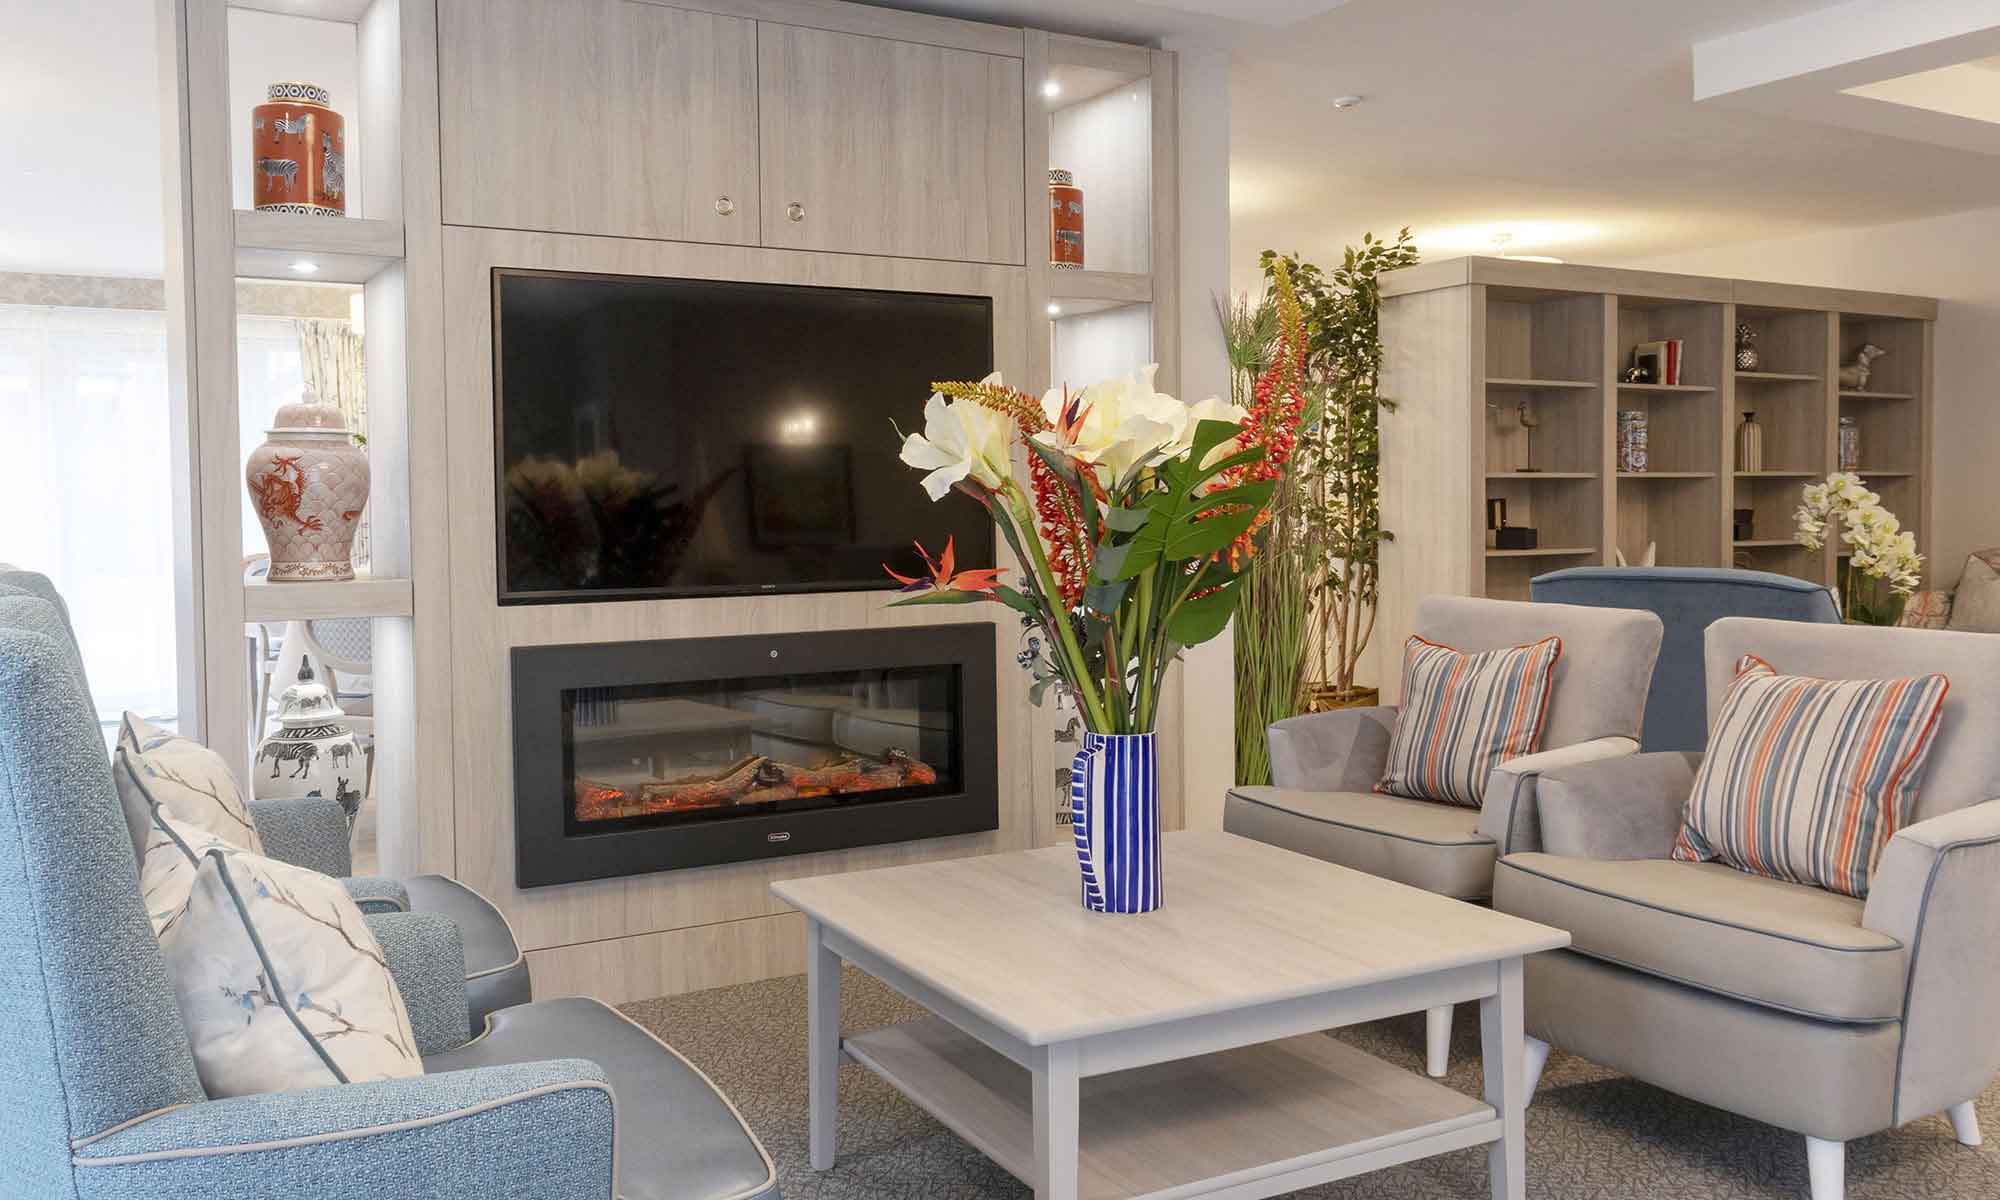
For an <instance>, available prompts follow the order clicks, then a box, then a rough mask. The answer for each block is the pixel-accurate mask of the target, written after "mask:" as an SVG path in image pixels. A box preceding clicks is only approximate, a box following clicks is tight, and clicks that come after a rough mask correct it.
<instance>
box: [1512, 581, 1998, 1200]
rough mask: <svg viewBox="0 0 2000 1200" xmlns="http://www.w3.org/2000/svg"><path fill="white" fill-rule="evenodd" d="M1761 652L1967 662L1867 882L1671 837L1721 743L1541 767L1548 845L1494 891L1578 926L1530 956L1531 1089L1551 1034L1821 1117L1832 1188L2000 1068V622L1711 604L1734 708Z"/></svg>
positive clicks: (1812, 1140)
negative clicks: (1761, 867)
mask: <svg viewBox="0 0 2000 1200" xmlns="http://www.w3.org/2000/svg"><path fill="white" fill-rule="evenodd" d="M1745 654H1755V655H1757V656H1759V657H1760V658H1762V659H1764V660H1765V661H1767V662H1769V663H1771V664H1772V665H1773V666H1774V667H1775V668H1776V669H1777V670H1779V671H1780V672H1782V673H1784V674H1788V675H1809V676H1818V677H1822V678H1829V679H1866V678H1898V677H1908V676H1916V675H1923V674H1928V673H1931V672H1937V673H1941V674H1943V675H1945V676H1946V677H1947V678H1949V680H1950V682H1951V688H1950V691H1949V693H1948V694H1947V695H1946V698H1945V701H1944V707H1943V710H1942V713H1941V715H1940V717H1939V723H1938V727H1937V733H1936V739H1935V741H1934V742H1933V744H1932V746H1931V750H1930V755H1929V758H1928V761H1927V765H1926V769H1925V772H1924V775H1923V778H1922V784H1921V790H1920V791H1919V793H1918V796H1917V800H1916V805H1915V811H1914V812H1913V813H1911V814H1909V816H1908V818H1907V820H1908V823H1907V824H1906V825H1904V826H1903V828H1901V829H1900V830H1899V831H1898V832H1897V833H1896V834H1895V836H1894V838H1892V839H1891V840H1890V842H1889V844H1888V846H1887V847H1886V849H1884V851H1883V852H1882V854H1881V857H1880V859H1879V862H1878V863H1877V866H1876V869H1875V873H1874V875H1873V878H1872V881H1871V883H1870V886H1869V889H1868V895H1867V899H1866V900H1865V901H1864V900H1861V899H1857V898H1854V897H1851V896H1847V895H1842V894H1838V893H1835V892H1832V891H1827V890H1823V889H1821V888H1818V887H1814V886H1811V885H1809V884H1802V883H1789V882H1784V881H1781V880H1777V879H1770V878H1765V877H1763V876H1760V875H1753V874H1750V873H1747V872H1744V871H1740V870H1737V869H1735V868H1733V867H1730V866H1727V865H1725V864H1723V863H1719V862H1705V863H1693V862H1676V861H1673V860H1672V859H1671V857H1670V856H1671V854H1672V853H1673V846H1674V839H1675V835H1676V834H1677V833H1678V831H1679V829H1680V826H1681V823H1682V816H1683V813H1684V811H1685V808H1686V804H1687V800H1688V796H1689V793H1690V791H1691V789H1692V787H1693V782H1694V776H1695V770H1696V767H1697V765H1698V763H1699V761H1700V759H1699V756H1697V755H1693V754H1682V753H1659V754H1640V755H1636V756H1633V757H1629V758H1624V759H1621V760H1618V761H1616V762H1599V763H1592V764H1588V765H1584V766H1574V767H1567V768H1559V769H1556V770H1551V771H1548V772H1545V773H1544V774H1543V777H1542V783H1541V797H1540V799H1541V819H1542V834H1543V848H1542V852H1539V853H1517V854H1510V855H1508V856H1507V857H1505V858H1503V859H1502V860H1501V862H1500V866H1499V870H1498V872H1497V874H1496V878H1495V885H1494V895H1493V904H1494V907H1495V908H1498V909H1501V910H1503V911H1506V912H1509V913H1513V914H1515V915H1518V916H1523V917H1527V918H1529V919H1530V920H1535V921H1540V922H1543V923H1545V924H1549V925H1554V926H1557V927H1558V928H1562V929H1567V930H1569V931H1570V936H1571V938H1572V943H1571V947H1570V948H1569V949H1567V950H1561V951H1556V952H1554V953H1552V954H1544V955H1537V956H1535V957H1534V958H1532V959H1530V960H1529V962H1528V964H1527V975H1526V990H1527V1024H1528V1033H1529V1035H1530V1037H1531V1042H1530V1054H1529V1072H1528V1073H1529V1078H1530V1081H1531V1082H1530V1085H1529V1090H1530V1092H1531V1093H1532V1091H1533V1082H1532V1081H1533V1080H1534V1078H1535V1077H1536V1076H1537V1075H1538V1074H1539V1071H1540V1065H1541V1063H1542V1062H1543V1061H1544V1060H1545V1057H1546V1054H1547V1052H1548V1047H1549V1045H1550V1044H1553V1045H1555V1046H1559V1047H1561V1048H1563V1049H1565V1050H1568V1051H1571V1052H1573V1053H1575V1054H1578V1055H1581V1056H1582V1057H1584V1058H1588V1059H1590V1060H1592V1061H1593V1062H1598V1063H1602V1064H1604V1065H1606V1066H1609V1067H1612V1068H1614V1069H1617V1070H1620V1071H1624V1072H1626V1073H1627V1074H1630V1075H1633V1076H1636V1077H1637V1078H1639V1079H1642V1080H1645V1081H1647V1082H1649V1083H1653V1084H1656V1085H1658V1086H1660V1087H1663V1088H1666V1089H1668V1090H1670V1091H1674V1092H1678V1093H1680V1094H1681V1095H1684V1096H1689V1097H1692V1098H1694V1099H1696V1100H1699V1101H1702V1102H1703V1103H1705V1104H1710V1105H1713V1106H1715V1107H1717V1108H1722V1109H1727V1110H1729V1111H1731V1112H1735V1113H1739V1114H1742V1115H1744V1116H1747V1117H1751V1118H1754V1119H1756V1120H1759V1121H1765V1122H1768V1123H1770V1124H1773V1125H1777V1126H1779V1127H1781V1128H1784V1129H1789V1130H1792V1131H1794V1132H1796V1133H1800V1134H1803V1135H1804V1136H1805V1140H1806V1146H1807V1155H1806V1158H1807V1169H1808V1174H1809V1176H1810V1181H1811V1191H1812V1195H1813V1197H1814V1200H1839V1198H1840V1196H1841V1195H1842V1192H1843V1188H1844V1174H1845V1165H1844V1164H1845V1160H1846V1152H1845V1144H1846V1143H1847V1142H1848V1141H1850V1140H1852V1139H1854V1138H1858V1137H1864V1136H1867V1135H1869V1134H1872V1133H1876V1132H1879V1131H1882V1130H1886V1129H1891V1128H1894V1127H1896V1126H1899V1125H1902V1124H1905V1123H1907V1122H1910V1121H1913V1120H1917V1119H1919V1118H1922V1117H1927V1116H1930V1115H1932V1114H1937V1113H1945V1114H1948V1115H1949V1116H1950V1118H1951V1121H1952V1124H1953V1127H1954V1129H1955V1131H1956V1133H1957V1136H1958V1137H1959V1139H1960V1140H1961V1141H1963V1142H1966V1143H1967V1144H1972V1145H1976V1144H1977V1143H1978V1141H1979V1129H1978V1122H1977V1121H1976V1120H1975V1119H1974V1116H1973V1104H1972V1102H1973V1100H1974V1098H1976V1097H1977V1096H1978V1095H1979V1094H1980V1093H1981V1092H1982V1091H1983V1090H1984V1089H1985V1088H1986V1086H1987V1085H1988V1083H1990V1082H1991V1081H1992V1079H1993V1077H1994V1074H1995V1072H1996V1071H2000V1023H1996V1022H1995V1021H1994V1020H1993V1019H1992V1015H1991V1007H1992V998H1993V997H1994V996H1995V995H2000V937H1996V936H1995V932H1996V930H2000V804H1995V803H1992V801H1993V800H1994V799H1995V798H1996V797H2000V739H1996V738H1995V737H1994V730H1995V729H1996V728H2000V638H1994V637H1990V636H1984V635H1981V634H1972V633H1948V632H1926V631H1920V630H1908V629H1877V628H1867V627H1861V626H1851V625H1813V624H1801V623H1799V622H1795V621H1773V620H1758V619H1747V618H1738V617H1731V618H1727V619H1724V620H1721V621H1717V622H1716V623H1715V624H1713V625H1711V626H1709V629H1708V636H1707V642H1706V654H1705V662H1706V673H1707V684H1706V690H1707V704H1706V707H1707V710H1708V711H1709V712H1710V713H1711V714H1713V713H1716V712H1717V711H1718V710H1719V708H1720V707H1721V701H1722V698H1723V696H1724V694H1725V692H1726V691H1727V689H1728V688H1729V686H1730V684H1731V682H1732V681H1733V680H1734V678H1735V668H1736V664H1737V662H1738V661H1739V660H1740V659H1741V657H1742V656H1743V655H1745Z"/></svg>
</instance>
